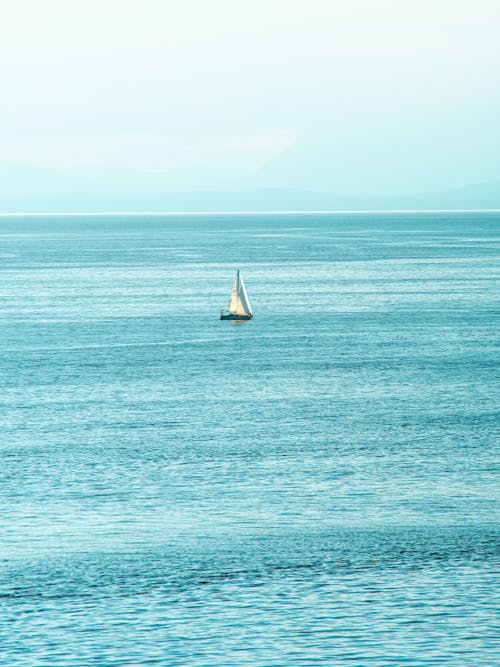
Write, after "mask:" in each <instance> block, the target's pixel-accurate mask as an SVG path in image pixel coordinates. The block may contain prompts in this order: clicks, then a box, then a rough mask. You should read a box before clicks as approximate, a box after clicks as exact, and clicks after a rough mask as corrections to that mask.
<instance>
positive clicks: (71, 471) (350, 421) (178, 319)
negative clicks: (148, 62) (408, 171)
mask: <svg viewBox="0 0 500 667" xmlns="http://www.w3.org/2000/svg"><path fill="white" fill-rule="evenodd" d="M499 249H500V214H495V213H453V214H452V213H419V214H409V213H406V214H403V213H399V214H396V213H393V214H387V213H385V214H383V213H380V214H335V215H328V214H321V215H320V214H290V215H285V214H283V215H278V214H276V215H197V216H195V215H193V216H184V215H182V216H181V215H179V216H175V215H172V216H147V215H144V216H120V215H117V216H88V217H84V216H81V217H79V216H71V217H64V216H61V217H51V216H44V217H20V216H18V217H12V218H9V217H3V218H0V386H1V395H0V420H1V434H0V435H1V437H0V455H1V460H2V465H1V469H0V541H1V542H0V543H1V551H0V665H5V666H7V667H18V666H19V667H20V666H30V667H31V666H37V667H56V666H64V667H85V666H90V665H92V666H94V665H98V666H102V667H124V666H137V667H139V666H140V667H142V666H145V665H164V666H176V665H179V666H181V665H182V666H193V667H194V666H200V667H201V666H203V667H212V666H216V665H217V666H220V665H222V666H225V667H226V666H227V667H229V666H235V667H236V666H240V665H253V666H262V667H271V666H279V667H284V666H288V665H298V666H301V667H305V666H306V665H325V666H330V665H346V666H347V665H349V666H355V667H364V666H366V667H388V666H391V665H392V666H396V667H401V666H402V665H409V666H414V667H417V666H418V667H423V666H428V667H437V666H439V665H446V666H447V667H462V666H463V667H475V666H479V665H484V666H485V667H492V666H493V665H495V664H498V663H499V662H500V650H499V647H498V644H497V643H496V637H495V633H496V632H497V631H498V624H497V616H496V611H495V585H496V584H497V581H498V579H497V573H498V571H497V570H495V565H496V564H497V563H498V544H499V541H498V534H499V531H498V522H497V518H498V513H497V512H498V501H499V493H498V478H497V477H495V474H496V468H495V466H496V462H497V459H496V454H497V451H496V445H497V442H498V440H497V434H498V430H496V429H497V427H498V413H497V412H496V411H497V408H498V400H497V399H498V384H497V383H498V373H497V371H498V366H497V364H498V338H497V331H498V324H499V319H500V317H499V310H498V284H499V280H498V278H499V275H498V274H499V271H498V256H499V254H500V253H499ZM237 268H240V269H241V271H242V273H243V276H244V278H245V281H246V284H247V289H248V292H249V296H250V299H251V301H252V305H253V307H254V311H255V317H254V319H253V320H252V321H250V322H244V323H233V322H221V321H220V320H219V319H218V316H219V311H220V309H221V308H223V307H225V306H226V305H227V301H228V298H229V293H230V289H231V285H232V281H233V277H234V272H235V270H236V269H237Z"/></svg>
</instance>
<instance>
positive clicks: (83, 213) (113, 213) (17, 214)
mask: <svg viewBox="0 0 500 667" xmlns="http://www.w3.org/2000/svg"><path fill="white" fill-rule="evenodd" d="M305 213H314V214H321V215H335V214H342V213H359V214H361V213H500V209H499V208H463V209H458V208H429V209H423V208H416V209H405V208H401V209H395V208H394V209H393V208H388V209H332V210H324V209H317V210H316V209H303V210H302V209H301V210H298V209H293V210H283V211H265V210H264V211H62V212H61V211H40V212H32V211H31V212H19V211H17V212H11V213H5V212H3V213H2V212H0V218H6V217H47V216H58V217H63V216H65V217H71V216H84V217H93V216H102V217H106V216H107V217H113V216H118V215H126V216H140V215H149V216H160V215H164V216H165V215H167V216H170V215H185V216H188V215H207V216H208V215H301V214H305Z"/></svg>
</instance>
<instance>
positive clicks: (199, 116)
mask: <svg viewBox="0 0 500 667" xmlns="http://www.w3.org/2000/svg"><path fill="white" fill-rule="evenodd" d="M1 3H2V4H1V23H0V56H1V57H0V85H1V90H2V103H1V104H0V175H1V176H2V179H1V180H2V182H3V186H1V187H0V194H2V195H5V194H9V193H10V194H12V193H14V194H23V193H31V192H35V191H44V189H45V190H46V189H48V190H50V189H51V188H52V189H53V188H54V187H56V183H58V184H59V187H61V188H63V189H64V188H65V189H68V188H69V189H71V188H73V189H78V188H80V189H82V188H83V189H85V188H87V189H89V188H92V187H94V186H95V187H96V188H111V189H113V188H114V189H115V190H116V191H119V189H120V187H130V186H131V184H137V187H140V188H143V189H145V190H147V189H148V188H151V190H152V191H153V190H158V188H160V189H161V188H166V189H173V190H175V189H178V188H187V189H190V188H192V189H196V188H197V187H203V186H210V185H227V184H228V183H229V184H230V183H233V184H235V186H238V187H239V186H241V185H242V186H245V187H255V186H259V187H260V186H275V185H283V186H293V187H307V188H314V187H317V188H318V189H323V190H327V189H330V190H331V191H339V192H342V191H346V192H347V191H351V192H355V191H356V190H357V189H358V188H361V189H362V190H365V191H369V190H370V189H372V190H373V191H376V190H377V189H379V188H380V189H381V190H383V191H387V192H389V191H391V188H392V190H394V191H403V192H404V191H415V190H418V189H421V188H429V187H431V188H432V187H434V189H439V187H448V186H455V185H462V184H468V183H477V182H481V181H487V180H495V179H499V180H500V160H499V158H498V156H499V154H500V132H499V128H500V121H499V118H500V74H499V73H500V38H499V35H500V2H499V1H498V0H475V1H474V2H472V1H461V0H419V1H416V2H413V1H406V0H252V1H248V2H247V1H245V2H242V1H240V0H182V1H181V0H179V1H178V2H172V1H170V0H162V1H159V0H158V1H156V0H141V1H137V2H132V1H130V0H86V2H69V1H68V0H16V2H15V3H14V2H11V1H10V0H8V1H6V0H1ZM41 174H44V176H43V177H42V176H41ZM51 174H52V176H51Z"/></svg>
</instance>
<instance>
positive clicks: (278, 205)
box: [0, 181, 500, 213]
mask: <svg viewBox="0 0 500 667" xmlns="http://www.w3.org/2000/svg"><path fill="white" fill-rule="evenodd" d="M429 209H430V210H481V209H488V210H490V209H495V210H500V181H495V182H490V183H480V184H477V185H469V186H465V187H461V188H457V189H452V190H442V191H436V192H424V193H421V194H411V195H410V194H408V195H402V194H399V195H383V196H375V195H365V196H364V195H362V194H360V195H359V196H358V195H342V194H334V193H330V192H315V191H312V190H301V189H295V188H255V189H234V190H229V189H220V190H216V189H213V190H197V191H193V192H176V193H168V192H166V193H165V194H159V193H158V192H155V193H151V194H148V193H145V192H144V191H139V192H136V193H134V191H133V188H130V189H129V190H128V192H127V193H126V194H122V193H120V194H119V193H113V192H109V193H100V194H97V193H96V192H90V191H89V192H88V193H85V192H65V193H62V194H57V193H55V194H47V193H39V194H33V195H31V196H21V195H20V194H17V195H11V196H5V195H3V196H2V195H0V213H65V212H67V213H80V212H81V213H96V212H122V213H127V212H131V213H133V212H148V211H149V212H177V211H178V212H190V211H192V212H210V211H214V212H215V211H221V212H222V211H225V212H227V211H249V212H252V211H348V210H356V211H366V210H429Z"/></svg>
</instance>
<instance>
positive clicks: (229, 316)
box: [220, 313, 252, 320]
mask: <svg viewBox="0 0 500 667" xmlns="http://www.w3.org/2000/svg"><path fill="white" fill-rule="evenodd" d="M220 318H221V320H251V319H252V315H235V314H234V313H227V314H226V315H225V314H224V313H222V314H221V316H220Z"/></svg>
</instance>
